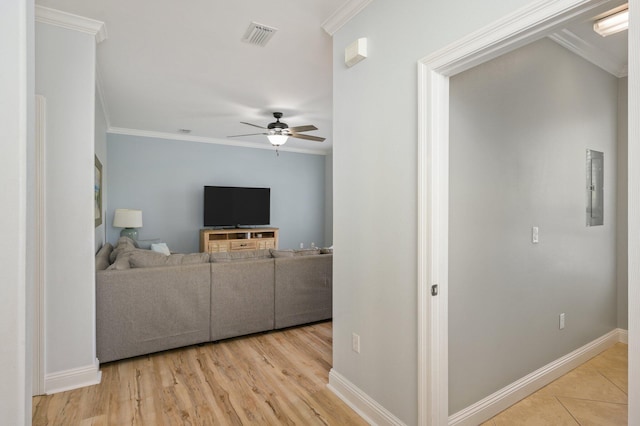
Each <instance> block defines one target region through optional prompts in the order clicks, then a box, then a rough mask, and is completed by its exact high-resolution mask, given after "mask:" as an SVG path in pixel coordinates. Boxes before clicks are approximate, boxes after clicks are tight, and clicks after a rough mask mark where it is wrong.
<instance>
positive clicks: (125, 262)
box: [107, 253, 131, 271]
mask: <svg viewBox="0 0 640 426" xmlns="http://www.w3.org/2000/svg"><path fill="white" fill-rule="evenodd" d="M130 268H131V266H130V265H129V256H128V255H127V254H126V253H123V254H121V255H120V256H118V258H117V259H116V261H115V262H113V263H112V264H111V265H109V267H108V268H107V270H108V271H121V270H123V269H130Z"/></svg>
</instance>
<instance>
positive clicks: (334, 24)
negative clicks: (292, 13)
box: [320, 0, 372, 36]
mask: <svg viewBox="0 0 640 426" xmlns="http://www.w3.org/2000/svg"><path fill="white" fill-rule="evenodd" d="M371 1H372V0H349V1H347V2H346V3H345V4H343V5H342V6H341V7H339V8H338V9H337V10H336V11H335V12H333V14H332V15H331V16H329V17H328V18H327V19H326V20H325V21H324V22H323V23H322V25H320V26H321V27H322V29H323V30H325V31H326V32H327V34H329V35H330V36H332V35H334V34H335V33H336V32H337V31H338V30H339V29H340V28H342V27H343V26H345V25H346V24H347V23H348V22H349V21H350V20H352V19H353V17H354V16H356V15H357V14H358V13H360V12H361V11H362V10H363V9H364V8H365V7H367V6H368V5H369V3H371Z"/></svg>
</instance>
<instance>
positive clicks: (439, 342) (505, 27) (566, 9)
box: [418, 0, 640, 426]
mask: <svg viewBox="0 0 640 426" xmlns="http://www.w3.org/2000/svg"><path fill="white" fill-rule="evenodd" d="M634 1H638V0H629V3H630V6H631V3H634ZM606 3H609V0H542V1H539V2H536V3H533V4H531V5H529V6H526V7H524V8H523V9H520V10H518V11H516V12H514V13H512V14H510V15H508V16H506V17H504V18H502V19H500V20H498V21H496V22H494V23H493V24H491V25H489V26H487V27H484V28H482V29H480V30H479V31H476V32H474V33H472V34H470V35H468V36H466V37H464V38H462V39H460V40H458V41H457V42H455V43H453V44H451V45H449V46H447V47H445V48H444V49H441V50H439V51H437V52H435V53H433V54H430V55H428V56H426V57H425V58H423V59H421V60H420V61H418V424H420V425H427V426H440V425H446V424H449V414H448V408H449V407H448V406H449V401H448V392H449V385H448V373H449V367H448V334H449V326H448V305H449V302H448V289H449V287H448V284H449V283H448V263H449V262H448V255H449V254H448V244H449V234H448V226H449V224H448V219H449V78H450V77H452V76H454V75H456V74H458V73H461V72H463V71H466V70H468V69H470V68H472V67H475V66H477V65H480V64H482V63H484V62H487V61H489V60H491V59H494V58H496V57H498V56H501V55H503V54H505V53H507V52H510V51H512V50H515V49H517V48H519V47H522V46H524V45H527V44H529V43H531V42H533V41H535V40H538V39H541V38H543V37H546V36H547V35H549V34H550V33H552V32H553V31H556V30H558V29H560V28H562V27H563V26H564V25H565V24H566V23H567V22H569V21H571V20H573V19H576V18H578V17H580V16H581V15H588V14H589V13H590V11H591V10H593V9H594V8H596V7H599V6H601V5H604V4H606ZM630 34H631V31H630ZM631 50H632V49H631V47H630V58H629V63H630V65H631V64H632V62H633V58H632V56H631V55H632V53H633V52H631ZM631 72H633V67H630V74H631ZM632 85H633V84H630V85H629V86H630V88H631V87H632ZM632 98H633V95H632V94H631V93H630V106H629V116H632V117H633V116H634V115H633V114H634V113H636V114H637V113H638V111H637V108H636V110H632V108H633V102H631V99H632ZM636 107H637V104H636ZM635 116H637V115H635ZM632 138H633V136H632V132H631V129H630V133H629V142H630V143H629V146H630V147H631V145H632V143H631V142H632V140H633V139H632ZM634 142H635V140H634ZM630 157H631V152H630ZM630 163H631V161H630ZM631 170H632V164H630V167H629V171H630V177H631ZM629 188H630V191H629V197H630V200H629V205H630V215H629V217H633V216H631V205H632V199H631V197H632V193H633V191H631V186H630V187H629ZM639 209H640V206H639ZM630 225H631V224H630ZM632 228H633V227H631V226H630V228H629V231H630V235H631V231H632ZM629 241H630V247H629V248H630V253H631V252H632V251H631V249H632V246H631V244H632V243H631V241H632V240H631V238H630V239H629ZM629 260H630V262H629V265H630V276H629V282H630V290H631V289H632V288H634V287H633V286H631V283H633V281H632V274H631V272H632V270H631V269H632V268H631V266H632V263H633V260H635V259H634V258H633V256H630V259H629ZM636 263H637V262H635V263H633V265H635V264H636ZM634 285H635V284H634ZM432 286H437V296H432V295H431V290H432ZM632 294H634V293H633V292H632V291H630V292H629V298H630V299H631V296H632ZM629 307H630V310H631V309H633V308H632V306H631V304H630V305H629ZM639 309H640V308H639ZM638 316H639V315H636V317H638ZM630 319H632V315H630ZM630 323H631V321H630ZM631 328H632V327H631V326H630V329H631ZM630 331H632V332H633V330H630ZM631 340H633V334H631V335H630V342H631ZM630 347H631V346H630ZM630 350H631V349H630ZM630 358H631V357H630ZM630 371H631V368H630ZM633 388H634V387H633V384H630V390H633ZM630 399H631V392H630ZM630 408H631V407H630ZM630 415H631V409H630ZM630 418H631V417H630Z"/></svg>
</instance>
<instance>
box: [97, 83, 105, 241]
mask: <svg viewBox="0 0 640 426" xmlns="http://www.w3.org/2000/svg"><path fill="white" fill-rule="evenodd" d="M95 96H96V101H95V104H96V112H95V117H96V118H95V121H96V125H95V141H94V150H95V155H96V157H98V160H100V163H101V164H102V225H100V226H98V227H96V229H95V234H96V235H95V241H94V245H95V251H96V252H97V251H98V250H100V247H102V245H103V244H104V243H105V242H106V240H107V239H106V229H107V220H106V218H105V213H106V211H107V193H108V191H107V174H108V167H107V127H108V126H107V120H106V118H105V113H104V109H103V108H102V103H101V102H100V100H99V99H98V91H97V90H96V94H95Z"/></svg>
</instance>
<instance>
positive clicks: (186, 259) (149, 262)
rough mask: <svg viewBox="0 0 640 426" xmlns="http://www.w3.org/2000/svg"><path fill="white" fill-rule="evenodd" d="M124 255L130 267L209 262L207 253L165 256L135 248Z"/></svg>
mask: <svg viewBox="0 0 640 426" xmlns="http://www.w3.org/2000/svg"><path fill="white" fill-rule="evenodd" d="M125 256H126V257H127V258H128V261H129V264H130V265H131V267H132V268H150V267H156V266H177V265H195V264H198V263H208V262H209V253H190V254H171V255H169V256H167V255H165V254H162V253H158V252H155V251H151V250H135V251H132V252H130V253H127V254H126V255H125Z"/></svg>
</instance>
